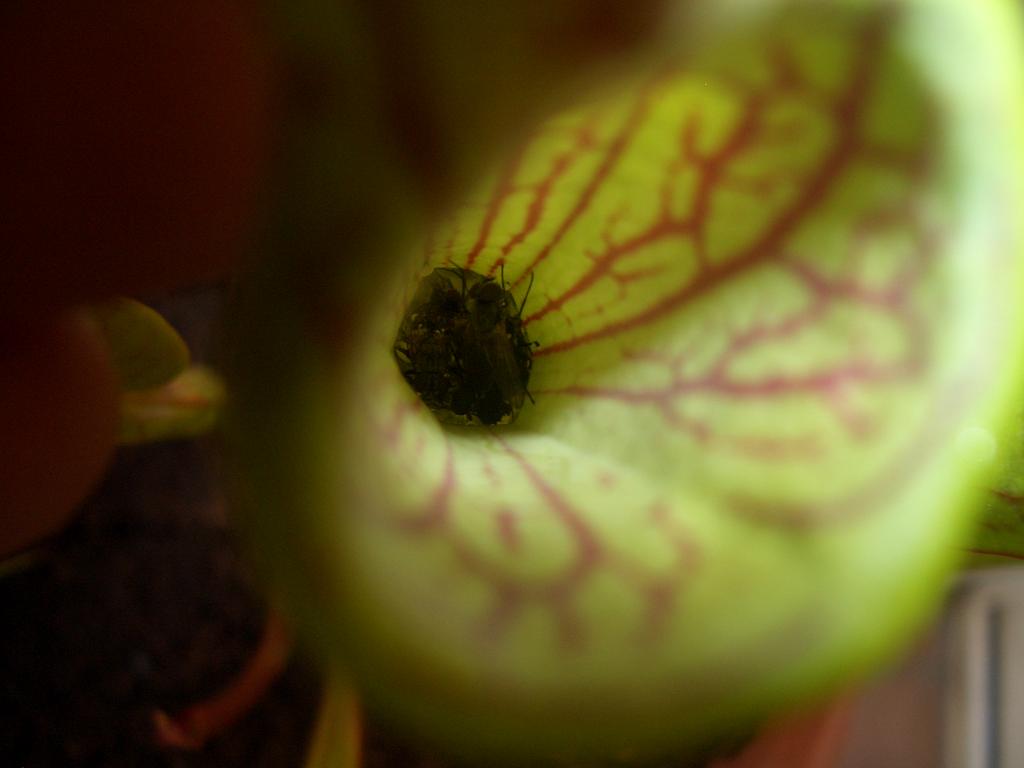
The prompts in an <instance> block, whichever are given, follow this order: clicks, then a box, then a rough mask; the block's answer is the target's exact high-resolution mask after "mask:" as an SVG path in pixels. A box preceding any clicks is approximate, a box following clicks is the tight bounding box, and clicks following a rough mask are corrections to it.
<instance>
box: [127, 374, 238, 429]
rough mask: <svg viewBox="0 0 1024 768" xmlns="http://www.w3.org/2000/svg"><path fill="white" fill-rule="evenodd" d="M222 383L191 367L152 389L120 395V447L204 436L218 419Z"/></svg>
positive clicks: (222, 396)
mask: <svg viewBox="0 0 1024 768" xmlns="http://www.w3.org/2000/svg"><path fill="white" fill-rule="evenodd" d="M223 407H224V383H223V382H222V381H221V378H220V377H219V376H218V375H217V374H216V373H214V372H213V371H211V370H210V369H209V368H205V367H203V366H198V365H196V366H192V367H190V368H188V369H187V370H185V371H184V372H183V373H181V374H180V375H178V376H176V377H175V378H174V379H173V380H171V381H169V382H168V383H167V384H164V385H163V386H161V387H155V388H153V389H146V390H138V391H134V392H125V393H124V394H122V395H121V424H120V428H119V433H118V442H120V443H121V444H122V445H134V444H137V443H152V442H156V441H159V440H176V439H181V438H189V437H198V436H199V435H203V434H206V433H207V432H209V431H210V430H212V429H213V428H214V427H216V426H217V422H218V421H219V419H220V414H221V411H222V410H223Z"/></svg>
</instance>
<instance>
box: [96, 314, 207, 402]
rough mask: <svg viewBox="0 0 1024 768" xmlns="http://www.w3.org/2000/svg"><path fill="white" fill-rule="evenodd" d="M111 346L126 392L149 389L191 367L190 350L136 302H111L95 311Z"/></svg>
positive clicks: (161, 322)
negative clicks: (189, 362)
mask: <svg viewBox="0 0 1024 768" xmlns="http://www.w3.org/2000/svg"><path fill="white" fill-rule="evenodd" d="M93 316H94V317H95V318H96V321H97V322H98V323H99V325H100V328H101V329H102V331H103V336H104V338H106V340H107V343H108V344H109V345H110V350H111V356H112V357H113V362H114V368H115V370H116V371H117V374H118V377H119V378H120V380H121V386H122V387H123V388H124V389H128V390H134V389H150V388H152V387H158V386H160V385H161V384H165V383H166V382H168V381H170V380H171V379H173V378H174V377H175V376H177V375H178V374H179V373H181V372H182V371H184V370H185V368H186V367H187V366H188V361H189V352H188V347H187V346H186V345H185V342H184V341H183V340H182V338H181V336H179V335H178V332H177V331H176V330H174V328H172V327H171V325H170V323H168V322H167V321H166V320H164V318H163V317H161V316H160V314H159V313H158V312H157V311H156V310H154V309H152V308H150V307H147V306H146V305H145V304H142V303H140V302H138V301H135V300H134V299H126V298H118V299H112V300H111V301H108V302H106V303H104V304H101V305H98V306H96V307H94V308H93Z"/></svg>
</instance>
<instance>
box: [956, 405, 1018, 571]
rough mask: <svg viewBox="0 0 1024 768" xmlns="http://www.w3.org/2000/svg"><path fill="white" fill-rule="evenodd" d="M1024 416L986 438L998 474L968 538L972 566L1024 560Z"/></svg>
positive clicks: (992, 481) (1016, 562) (986, 447)
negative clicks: (999, 433) (997, 435)
mask: <svg viewBox="0 0 1024 768" xmlns="http://www.w3.org/2000/svg"><path fill="white" fill-rule="evenodd" d="M1022 425H1024V419H1022V418H1021V417H1020V415H1018V416H1017V419H1016V429H1013V430H1010V431H1008V432H1007V433H1006V434H1004V435H1002V439H1001V440H998V441H996V440H994V439H991V440H989V441H986V443H987V444H986V445H985V446H984V447H983V448H982V450H983V451H985V452H987V453H988V454H989V455H990V456H991V460H992V462H993V463H994V464H996V466H997V467H998V469H997V474H996V476H995V477H993V478H992V479H991V481H990V482H989V483H988V485H987V487H986V489H985V493H984V496H983V504H982V513H981V518H980V520H979V521H978V525H977V527H976V528H975V530H974V532H973V534H972V535H971V536H970V537H969V538H968V544H967V547H966V551H967V554H968V558H967V562H966V564H967V565H968V566H991V565H1014V564H1019V563H1020V562H1021V561H1024V428H1022Z"/></svg>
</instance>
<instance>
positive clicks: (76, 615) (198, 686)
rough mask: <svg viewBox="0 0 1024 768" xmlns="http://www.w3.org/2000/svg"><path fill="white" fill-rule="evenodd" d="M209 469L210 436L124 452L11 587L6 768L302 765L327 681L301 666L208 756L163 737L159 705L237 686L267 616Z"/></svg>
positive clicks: (3, 701) (2, 667) (4, 696)
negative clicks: (166, 744) (206, 445)
mask: <svg viewBox="0 0 1024 768" xmlns="http://www.w3.org/2000/svg"><path fill="white" fill-rule="evenodd" d="M206 465H207V462H206V457H205V456H204V450H203V448H202V447H201V446H200V445H197V444H195V443H171V444H166V445H156V446H146V447H140V448H133V449H130V450H125V451H123V452H122V453H121V455H120V456H118V458H117V461H116V464H115V466H114V467H113V469H112V470H111V472H110V473H109V475H108V477H107V479H106V481H105V482H104V484H103V486H102V488H101V489H100V490H99V491H98V492H97V493H96V494H95V495H94V497H93V498H92V499H90V500H89V501H88V502H87V503H86V505H85V506H84V508H83V510H82V515H81V517H80V518H79V519H78V521H77V522H76V523H75V524H74V525H73V526H72V528H71V529H70V530H69V531H67V532H66V533H65V534H63V535H62V536H61V537H59V539H58V540H55V541H53V542H51V544H50V546H48V547H47V548H45V549H44V550H42V552H41V554H40V556H39V559H38V560H37V561H36V563H35V564H34V565H33V566H32V567H30V568H28V569H27V570H24V571H21V572H20V573H17V574H14V575H9V576H7V577H6V578H3V579H0V616H3V619H2V623H3V633H2V636H0V680H2V687H0V712H2V713H3V715H2V720H0V765H2V766H25V767H26V768H29V767H32V768H34V767H36V766H39V767H42V766H46V767H49V766H65V765H66V766H104V767H105V768H106V767H108V766H175V767H179V766H180V767H181V768H185V767H186V766H188V767H192V766H195V767H197V768H198V767H199V766H211V767H212V766H218V768H231V767H232V766H268V767H269V766H274V767H275V768H277V767H278V766H281V767H282V768H286V767H287V766H301V765H302V761H303V758H304V754H305V743H306V739H307V734H308V730H309V727H310V724H311V721H312V717H313V712H314V708H315V705H316V702H317V697H318V684H317V680H316V677H315V674H314V673H313V672H312V670H311V669H310V668H309V667H308V666H304V665H303V664H302V663H301V662H293V663H292V664H291V666H290V667H289V669H288V670H287V671H286V673H285V674H284V675H283V676H282V678H281V679H280V680H279V681H278V682H277V684H276V685H275V686H274V687H273V688H272V689H271V691H270V693H269V695H268V696H267V697H265V699H264V700H263V701H262V702H261V703H260V704H259V705H258V706H257V707H256V709H254V710H253V711H252V712H251V713H250V714H249V716H247V717H246V718H245V719H244V720H242V721H241V722H240V723H238V724H237V725H236V726H234V727H233V728H231V729H230V730H229V731H228V732H226V733H224V734H223V735H221V736H219V737H217V738H215V739H214V740H212V741H211V742H210V743H209V744H207V746H206V748H205V749H203V750H202V751H200V752H195V753H187V752H178V751H173V750H171V751H168V750H162V749H159V748H157V747H156V746H155V745H154V742H153V731H152V726H151V718H152V714H153V711H154V709H156V708H163V709H166V710H169V711H171V712H174V711H176V710H177V709H179V708H181V707H183V706H185V705H187V704H189V703H191V702H193V701H194V700H196V699H199V698H202V697H204V696H206V695H209V694H211V693H213V692H214V691H216V690H217V689H218V688H219V687H220V686H222V685H224V684H225V683H226V682H227V681H228V680H230V679H231V677H232V676H233V675H234V674H236V673H237V672H238V671H239V669H240V668H241V666H242V664H243V663H244V661H245V660H246V659H247V657H248V656H249V654H250V653H251V652H252V650H253V649H254V648H255V646H256V643H257V641H258V639H259V634H260V629H261V626H262V622H263V620H264V606H263V604H262V602H261V600H260V598H259V597H258V592H257V591H256V590H255V589H254V588H253V586H252V584H251V581H250V579H249V578H248V576H247V574H246V572H245V569H244V568H243V566H242V563H241V561H240V559H239V556H238V553H237V547H236V542H235V540H234V538H233V536H232V534H231V532H230V530H229V529H228V528H227V527H226V526H225V525H224V524H223V522H222V520H221V518H222V513H223V510H222V505H221V504H220V503H219V501H218V498H217V494H216V492H215V490H214V485H213V483H212V481H211V473H210V471H209V469H208V467H207V466H206Z"/></svg>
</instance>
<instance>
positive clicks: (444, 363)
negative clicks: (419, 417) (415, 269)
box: [394, 267, 537, 425]
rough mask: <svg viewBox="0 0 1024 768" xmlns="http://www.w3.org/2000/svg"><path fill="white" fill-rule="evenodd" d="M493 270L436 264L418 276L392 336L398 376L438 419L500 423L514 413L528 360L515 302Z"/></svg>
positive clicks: (529, 347) (529, 348)
mask: <svg viewBox="0 0 1024 768" xmlns="http://www.w3.org/2000/svg"><path fill="white" fill-rule="evenodd" d="M532 286H533V275H532V274H531V276H530V286H529V287H527V289H526V294H525V295H524V296H523V301H522V304H518V305H517V303H516V300H515V298H514V297H513V296H512V292H511V291H508V290H506V288H505V277H504V271H503V273H502V277H501V283H500V284H499V283H498V282H497V281H496V280H495V279H494V278H493V277H488V276H486V275H481V274H480V273H478V272H473V271H471V270H468V269H462V268H460V267H438V268H437V269H435V270H434V271H433V272H431V273H430V274H429V275H427V276H426V277H424V278H423V280H421V281H420V284H419V286H418V287H417V289H416V293H415V294H414V296H413V299H412V301H411V302H410V304H409V307H408V309H407V310H406V313H405V317H404V318H403V319H402V324H401V326H400V327H399V330H398V337H397V339H396V340H395V345H394V354H395V359H396V360H397V361H398V367H399V369H400V370H401V372H402V375H403V376H405V379H406V381H408V382H409V385H410V386H411V387H412V388H413V390H414V391H415V392H416V394H418V395H419V396H420V399H421V400H422V401H423V402H424V403H425V404H426V406H427V407H428V408H430V410H431V411H433V412H434V414H435V415H436V416H437V418H438V420H440V421H441V422H443V423H446V424H483V425H493V424H508V423H511V422H512V421H514V420H515V418H516V416H518V415H519V411H520V410H521V409H522V407H523V405H524V403H525V402H526V399H527V398H529V400H530V401H531V402H532V401H533V397H532V396H531V395H530V393H529V391H528V390H527V385H528V384H529V381H530V371H531V369H532V367H533V348H534V347H535V346H536V345H537V342H535V341H530V339H529V337H528V336H527V335H526V330H525V329H524V328H523V322H522V314H523V306H524V305H525V304H526V299H527V298H528V297H529V294H530V288H531V287H532Z"/></svg>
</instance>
